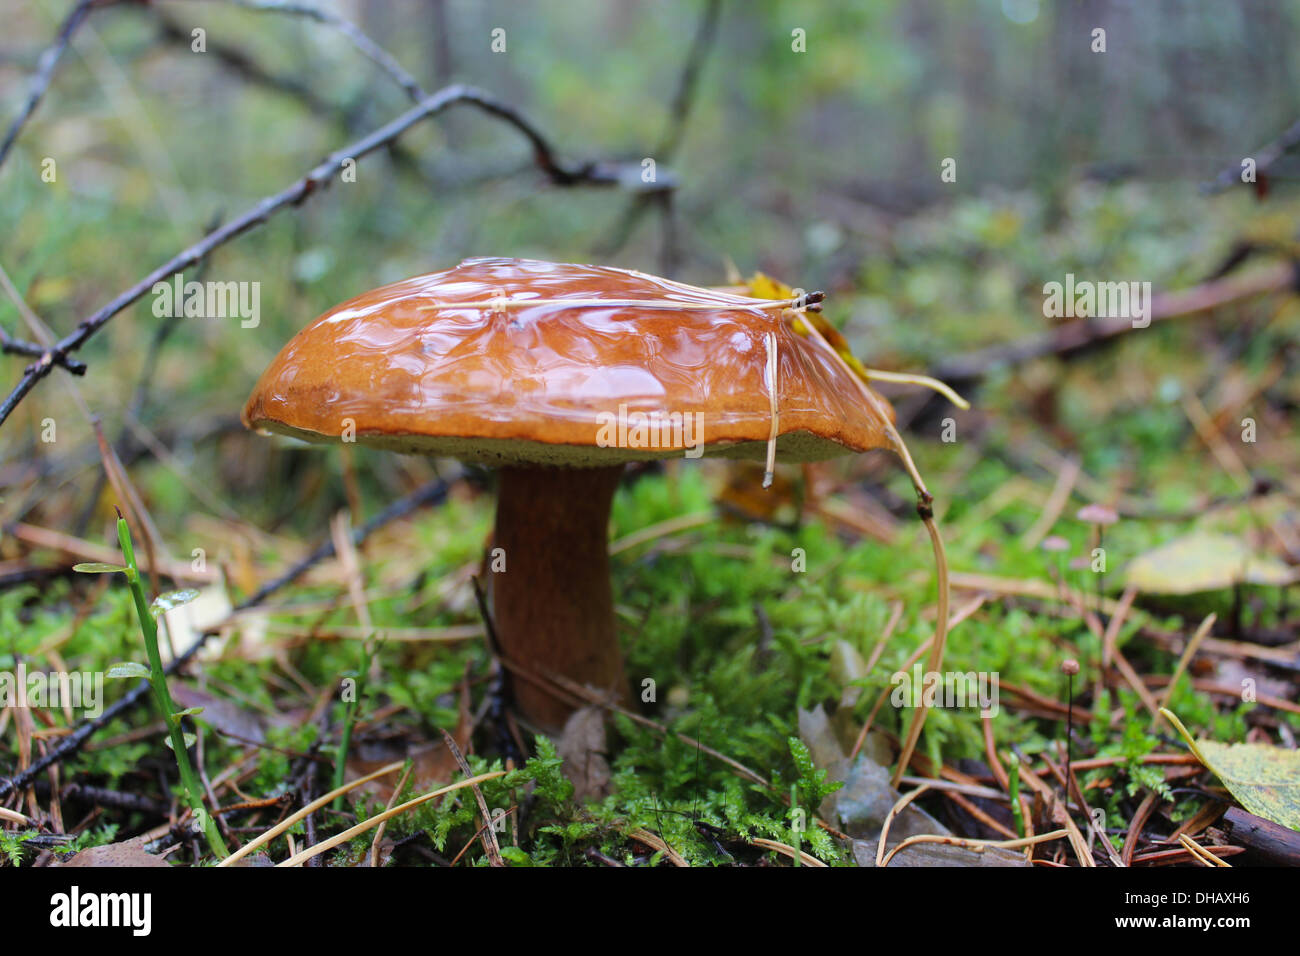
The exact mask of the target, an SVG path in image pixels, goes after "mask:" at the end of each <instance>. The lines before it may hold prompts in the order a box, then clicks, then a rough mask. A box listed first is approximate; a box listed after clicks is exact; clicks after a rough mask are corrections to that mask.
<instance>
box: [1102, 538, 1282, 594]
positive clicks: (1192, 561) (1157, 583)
mask: <svg viewBox="0 0 1300 956" xmlns="http://www.w3.org/2000/svg"><path fill="white" fill-rule="evenodd" d="M1126 574H1127V579H1128V584H1129V586H1130V587H1135V588H1137V589H1138V590H1139V591H1142V592H1144V593H1146V594H1195V593H1196V592H1198V591H1218V590H1220V589H1222V588H1230V587H1232V586H1233V585H1234V584H1277V585H1284V584H1290V583H1291V582H1292V581H1293V580H1294V579H1295V574H1294V573H1293V572H1292V571H1291V569H1290V568H1288V567H1287V566H1286V565H1285V564H1283V563H1282V562H1281V561H1278V560H1277V559H1275V558H1270V557H1267V556H1261V555H1257V554H1253V553H1252V552H1251V551H1250V549H1249V548H1247V547H1246V544H1245V542H1243V541H1242V540H1241V539H1240V538H1234V537H1232V536H1231V535H1226V534H1218V533H1215V532H1209V531H1193V532H1192V533H1191V534H1187V535H1183V536H1182V537H1181V538H1175V539H1174V540H1173V541H1170V542H1169V543H1168V544H1164V545H1161V546H1160V547H1158V548H1156V549H1155V550H1153V551H1148V552H1147V553H1146V554H1143V555H1139V556H1138V557H1136V558H1134V559H1133V561H1132V562H1131V563H1130V564H1129V566H1128V570H1127V572H1126Z"/></svg>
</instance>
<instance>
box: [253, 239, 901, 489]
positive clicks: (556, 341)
mask: <svg viewBox="0 0 1300 956" xmlns="http://www.w3.org/2000/svg"><path fill="white" fill-rule="evenodd" d="M502 297H504V298H507V299H510V300H520V299H528V298H534V299H545V300H549V301H550V302H551V303H552V304H545V303H543V304H539V305H537V306H532V307H529V306H520V305H517V304H512V305H511V306H510V307H509V308H499V309H494V308H491V307H484V306H483V305H482V304H481V303H484V302H490V301H492V300H497V299H501V298H502ZM556 299H582V300H592V299H610V300H641V301H645V300H666V301H668V302H673V301H677V302H681V303H683V305H689V306H696V307H698V306H705V307H706V308H703V309H701V308H690V309H686V308H683V309H680V310H679V309H675V308H645V307H640V306H629V305H611V306H610V307H608V308H605V307H600V306H594V307H593V306H582V307H566V306H564V305H563V304H560V303H554V301H553V300H556ZM755 302H756V300H753V299H747V298H744V297H741V296H736V295H732V294H729V293H725V292H716V291H712V290H708V289H701V288H697V287H694V286H688V285H684V284H681V283H677V282H672V281H670V280H667V279H661V278H657V277H655V276H649V275H645V274H642V273H639V272H632V271H628V270H624V269H615V268H609V267H605V266H588V265H566V264H557V263H552V262H540V261H536V260H529V259H503V258H494V259H468V260H466V261H464V262H462V263H461V264H460V265H458V266H456V267H455V268H454V269H448V270H447V271H445V272H436V273H433V274H431V275H424V276H417V277H415V278H412V279H407V280H405V281H402V282H397V283H394V284H392V285H388V286H384V287H383V288H380V289H375V290H374V291H371V292H367V293H365V294H364V295H360V296H358V297H357V298H355V299H352V300H350V301H348V302H345V303H343V304H342V305H340V306H338V307H336V308H334V309H331V310H330V311H328V312H326V313H325V314H324V315H322V316H321V317H320V318H318V319H317V320H316V321H315V322H313V323H312V324H311V325H309V326H307V327H306V328H305V329H303V330H302V331H301V332H299V333H298V335H297V336H296V337H295V338H294V339H293V340H292V341H291V342H289V344H288V345H286V346H285V347H284V349H283V350H281V352H280V354H279V355H278V356H277V357H276V358H275V360H274V361H273V362H272V363H271V364H270V366H269V367H268V368H267V369H266V371H265V372H264V373H263V374H262V377H261V379H260V380H259V381H258V383H257V385H256V387H255V388H254V389H253V393H252V395H251V397H250V398H249V400H248V404H247V405H246V407H245V408H244V412H243V416H242V417H243V421H244V424H245V425H248V426H249V427H253V428H262V429H267V430H270V431H275V432H280V433H283V434H288V435H293V436H296V437H298V438H303V439H307V440H310V441H337V440H338V439H339V438H340V437H341V436H342V435H343V434H344V432H345V431H346V430H347V427H348V421H347V420H348V419H350V420H351V427H352V429H353V433H354V434H355V438H356V440H357V442H358V443H361V444H368V445H375V446H378V447H381V448H387V449H390V450H394V451H400V452H407V453H414V454H422V455H435V456H449V457H456V458H460V459H462V460H466V461H477V462H483V463H487V464H499V465H505V464H538V465H568V466H578V467H581V466H595V465H606V464H614V463H617V462H620V461H629V460H642V459H648V458H660V457H667V456H680V455H681V454H682V452H683V450H684V448H685V445H684V444H682V443H681V442H680V438H681V437H682V433H681V432H680V431H679V432H677V433H676V434H675V435H672V434H670V431H671V430H670V429H665V430H663V431H662V432H661V433H660V438H662V439H664V440H663V441H661V442H660V443H659V445H658V447H639V448H636V447H602V446H601V444H600V442H599V436H600V433H601V427H602V424H603V423H605V422H607V421H608V420H609V419H608V416H611V415H618V414H619V411H620V407H622V409H623V410H624V411H625V413H626V415H627V416H629V417H632V420H633V421H635V417H634V416H635V415H636V414H637V413H640V414H642V415H646V416H652V415H658V416H660V418H659V419H650V420H651V421H658V422H662V421H663V416H667V415H670V414H674V413H680V414H683V415H685V414H687V413H689V414H691V415H692V418H693V419H694V421H695V422H696V423H698V426H699V429H700V430H699V432H698V433H697V434H698V435H699V436H700V437H701V438H702V440H703V444H704V446H705V448H704V454H706V455H715V456H721V457H727V458H762V457H763V455H764V454H765V451H766V444H767V440H768V437H769V433H770V429H771V421H772V419H771V405H770V399H769V394H768V389H767V388H766V386H765V379H764V370H765V366H766V363H767V349H766V347H765V334H766V333H767V332H774V333H775V334H776V343H777V354H778V362H779V365H778V376H777V379H778V389H777V391H778V394H779V409H780V438H779V440H778V442H777V457H778V459H779V460H782V461H815V460H820V459H824V458H831V457H834V456H836V455H842V454H846V453H849V452H855V451H864V450H866V449H869V448H881V447H890V443H889V441H888V439H887V438H886V435H885V431H884V421H883V416H882V414H881V412H880V411H877V410H876V409H873V408H871V407H870V406H869V405H868V404H867V403H865V402H864V401H863V398H862V394H861V387H860V385H859V383H858V382H857V381H856V380H855V379H854V377H853V375H852V374H851V373H850V372H849V371H847V370H846V369H845V368H844V367H843V366H842V365H841V364H840V363H839V362H838V361H837V360H836V359H835V358H834V357H833V356H832V355H830V354H829V353H828V352H827V351H826V349H825V348H824V347H823V346H821V345H819V344H817V343H816V342H814V341H812V340H810V339H807V338H804V337H802V336H800V335H797V334H795V333H794V332H793V331H792V330H791V328H790V326H789V325H788V324H787V323H786V322H785V321H784V320H782V319H781V317H780V313H779V312H778V311H776V310H773V309H767V310H761V309H758V308H756V307H755ZM468 303H478V304H475V305H468ZM878 408H879V409H880V410H883V411H884V413H885V414H888V415H890V416H891V418H892V415H893V411H892V409H891V408H890V407H889V405H888V403H887V402H885V401H884V400H883V399H879V400H878ZM602 416H606V417H605V418H602ZM695 416H698V417H695ZM690 420H691V419H687V421H690ZM685 434H686V436H687V440H688V443H689V440H690V433H689V432H686V433H685ZM673 437H676V438H677V439H679V441H678V442H676V443H674V442H672V441H671V438H673Z"/></svg>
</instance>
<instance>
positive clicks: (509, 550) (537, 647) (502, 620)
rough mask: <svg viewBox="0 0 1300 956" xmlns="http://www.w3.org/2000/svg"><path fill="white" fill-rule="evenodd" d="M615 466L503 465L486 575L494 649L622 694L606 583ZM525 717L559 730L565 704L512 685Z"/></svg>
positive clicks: (525, 684)
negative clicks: (494, 566) (491, 567)
mask: <svg viewBox="0 0 1300 956" xmlns="http://www.w3.org/2000/svg"><path fill="white" fill-rule="evenodd" d="M622 473H623V466H622V465H617V466H615V467H607V468H541V467H538V468H502V469H500V471H499V472H498V484H497V517H496V531H495V535H494V547H497V548H502V549H504V552H505V571H504V572H503V573H498V574H494V575H493V576H492V604H493V622H494V624H495V625H496V632H497V640H498V642H499V644H500V650H501V653H502V654H503V655H504V656H505V657H506V658H507V659H508V660H509V661H511V662H512V663H514V664H516V665H517V666H519V667H520V668H522V669H523V670H524V671H526V672H528V673H531V674H535V675H537V676H539V677H543V678H545V677H546V676H547V675H549V674H559V675H562V676H564V677H567V678H569V679H570V680H572V681H575V682H577V683H579V684H586V685H588V686H590V687H593V688H596V689H597V690H602V691H608V692H611V693H612V694H613V695H614V697H615V699H616V700H617V701H618V702H620V703H623V702H626V700H627V678H626V677H625V676H624V673H623V655H622V653H621V652H620V650H619V646H618V636H617V634H616V633H615V629H614V597H613V592H612V591H611V589H610V581H609V543H608V531H609V508H610V503H611V502H612V501H613V499H614V492H615V490H616V489H617V488H618V482H619V478H620V476H621V475H622ZM512 683H513V687H514V691H515V701H516V703H517V704H518V707H519V711H520V713H521V714H522V716H524V717H525V718H526V719H528V720H529V721H531V722H532V723H534V724H536V725H537V726H538V727H539V728H541V729H543V730H545V731H551V732H553V731H557V730H559V729H560V728H561V727H563V726H564V721H565V720H566V719H567V718H568V716H569V714H570V713H572V711H573V709H574V708H573V707H572V706H571V705H569V704H568V703H566V702H565V701H564V700H562V699H560V698H559V697H558V696H555V695H553V694H550V693H548V692H547V691H546V689H545V688H544V687H542V686H540V685H538V684H537V683H535V682H533V681H528V680H516V681H513V682H512Z"/></svg>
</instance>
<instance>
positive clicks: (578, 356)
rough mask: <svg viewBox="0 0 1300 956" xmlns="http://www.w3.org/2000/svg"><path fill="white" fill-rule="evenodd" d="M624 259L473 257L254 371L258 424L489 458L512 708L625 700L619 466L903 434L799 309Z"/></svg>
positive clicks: (328, 327)
mask: <svg viewBox="0 0 1300 956" xmlns="http://www.w3.org/2000/svg"><path fill="white" fill-rule="evenodd" d="M815 301H817V299H815V298H813V297H811V296H798V297H796V298H795V299H792V300H785V301H773V300H765V299H755V298H749V297H746V296H741V295H736V294H733V293H730V292H722V291H716V290H710V289H704V288H698V287H695V286H689V285H684V284H682V283H678V282H673V281H669V280H667V279H661V278H658V277H655V276H650V275H645V274H643V273H639V272H632V271H628V270H624V269H616V268H609V267H602V266H588V265H566V264H557V263H551V262H540V261H534V260H525V259H503V258H492V259H470V260H466V261H465V262H462V263H461V264H460V265H459V266H456V267H455V268H453V269H449V270H447V271H445V272H438V273H433V274H431V275H424V276H418V277H416V278H412V279H407V280H405V281H402V282H398V283H395V284H392V285H388V286H384V287H383V288H380V289H376V290H374V291H372V292H368V293H365V294H364V295H361V296H359V297H357V298H355V299H352V300H351V301H349V302H345V303H343V304H342V305H340V306H338V307H336V308H334V309H332V310H330V311H329V312H326V313H325V314H324V315H322V316H321V317H320V318H318V319H316V321H314V322H313V323H311V324H310V325H309V326H307V327H306V328H305V329H303V330H302V331H301V332H299V333H298V335H297V336H296V337H295V338H294V339H293V340H292V341H290V342H289V343H288V344H287V345H286V346H285V347H284V349H283V350H282V351H281V352H280V354H279V355H278V356H277V357H276V358H275V360H274V361H273V362H272V363H271V365H270V366H269V367H268V368H267V369H266V371H265V372H264V373H263V374H262V377H261V379H260V380H259V381H258V383H257V385H256V387H255V388H254V389H253V392H252V395H251V397H250V398H249V400H248V403H247V405H246V406H245V408H244V411H243V421H244V424H245V425H247V426H248V427H250V428H256V429H261V430H265V431H271V432H278V433H281V434H286V435H291V436H294V437H297V438H301V439H306V440H308V441H315V442H338V441H340V440H345V441H347V440H355V441H356V442H357V443H358V444H364V445H370V446H374V447H377V448H382V449H388V450H391V451H396V452H400V453H404V454H415V455H428V456H439V457H455V458H458V459H461V460H463V461H466V462H473V463H479V464H487V465H493V466H496V467H497V468H498V478H497V481H498V484H497V508H496V525H495V531H494V538H493V542H492V547H493V549H500V551H495V550H494V552H493V553H494V554H495V555H497V556H498V557H499V558H500V559H501V560H500V562H499V563H498V565H497V566H496V567H495V568H494V570H495V571H497V572H499V573H494V574H492V575H491V580H490V586H491V594H492V597H491V613H492V621H493V625H494V628H495V630H496V633H497V637H498V641H499V650H500V652H501V654H502V655H503V657H504V658H505V659H506V663H507V666H508V667H509V668H510V670H511V671H512V672H513V673H514V675H515V676H516V677H519V678H522V679H517V680H513V681H512V686H513V689H514V696H515V701H516V704H517V707H518V709H519V711H520V712H521V713H522V715H523V716H524V717H525V718H527V719H528V720H530V721H531V722H532V723H533V724H534V725H535V726H537V727H539V728H541V729H544V730H548V731H554V730H556V729H558V728H559V727H561V726H562V725H563V723H564V720H565V718H566V717H567V716H568V714H569V713H570V712H571V711H572V710H573V708H574V704H573V699H574V698H573V696H572V695H565V694H563V693H556V690H555V679H557V678H559V679H565V680H567V681H568V682H571V683H572V684H576V685H585V686H586V687H589V688H591V689H594V690H596V691H598V692H602V693H603V694H605V695H606V696H607V697H610V698H612V699H613V700H616V701H619V702H626V701H627V700H628V684H627V678H626V675H625V672H624V667H623V656H622V653H621V652H620V649H619V643H618V640H617V635H616V631H615V623H614V602H613V595H612V592H611V587H610V574H609V550H608V542H607V533H608V525H609V518H610V505H611V501H612V498H613V495H614V492H615V490H616V488H617V486H618V483H619V477H620V474H621V472H622V470H623V466H624V464H625V463H627V462H630V461H640V460H648V459H655V458H666V457H671V456H677V457H682V456H685V457H688V458H696V457H699V456H700V455H709V456H718V457H724V458H749V459H758V460H762V459H764V458H765V457H766V458H767V460H768V462H769V470H770V467H771V462H772V460H773V458H775V459H776V460H780V461H794V462H804V461H814V460H820V459H826V458H830V457H833V456H837V455H843V454H849V453H853V452H859V451H864V450H867V449H871V448H896V444H895V442H894V441H893V440H892V439H891V436H894V435H896V433H895V432H894V431H893V427H892V418H893V412H892V409H890V407H889V405H888V403H887V402H885V401H884V400H883V399H881V398H880V397H879V396H877V395H876V394H875V393H874V392H872V391H871V390H870V389H869V387H868V386H867V385H866V384H865V383H864V382H862V381H861V380H860V379H858V378H856V377H855V376H854V375H853V373H851V372H850V371H849V370H848V369H847V368H846V367H845V366H844V364H843V363H842V362H841V361H840V360H839V359H838V358H837V357H836V356H835V354H834V353H833V352H832V351H831V349H830V348H829V347H828V346H827V345H826V342H825V340H823V339H820V338H817V337H804V336H802V335H800V334H797V333H796V331H795V330H794V328H792V326H791V324H790V322H789V321H787V318H788V317H789V315H790V312H789V310H791V309H794V310H799V309H802V308H806V307H807V306H808V305H809V303H810V302H815Z"/></svg>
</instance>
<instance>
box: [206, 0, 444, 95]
mask: <svg viewBox="0 0 1300 956" xmlns="http://www.w3.org/2000/svg"><path fill="white" fill-rule="evenodd" d="M226 2H227V3H229V4H232V5H233V6H237V7H243V8H244V9H246V10H256V11H258V12H261V13H280V14H285V15H287V16H295V17H305V18H306V19H308V20H314V21H315V22H317V23H321V24H324V25H325V26H328V27H331V28H333V29H335V30H337V31H338V32H339V33H341V34H343V36H345V37H347V39H348V41H349V42H350V43H351V44H352V45H353V46H354V47H356V48H357V50H358V52H360V53H361V55H362V56H364V57H365V58H366V59H367V60H369V61H370V62H371V63H374V64H375V65H376V66H377V67H379V68H380V69H381V70H383V71H384V72H385V73H387V74H388V75H389V76H390V77H392V79H393V82H395V83H396V84H397V85H398V86H400V87H401V88H402V89H403V90H405V91H406V95H407V96H409V97H410V98H411V100H412V101H413V102H416V103H418V102H420V100H422V99H424V98H425V97H426V96H428V94H427V93H425V91H424V90H423V88H421V86H420V84H419V83H417V82H416V81H415V77H413V76H411V74H410V73H407V72H406V70H404V69H403V68H402V65H401V64H400V63H398V62H397V60H395V59H394V58H393V56H392V55H391V54H390V53H389V52H388V51H387V50H385V49H384V48H383V47H381V46H380V45H379V44H378V43H376V42H375V41H374V40H372V39H370V37H368V36H366V34H364V33H362V32H361V29H360V28H359V27H358V26H357V25H356V24H354V23H353V22H352V21H350V20H345V19H344V18H343V17H341V16H339V15H338V14H337V13H332V12H330V11H328V10H321V9H319V8H318V7H314V6H312V5H310V4H307V3H285V2H281V0H226Z"/></svg>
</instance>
